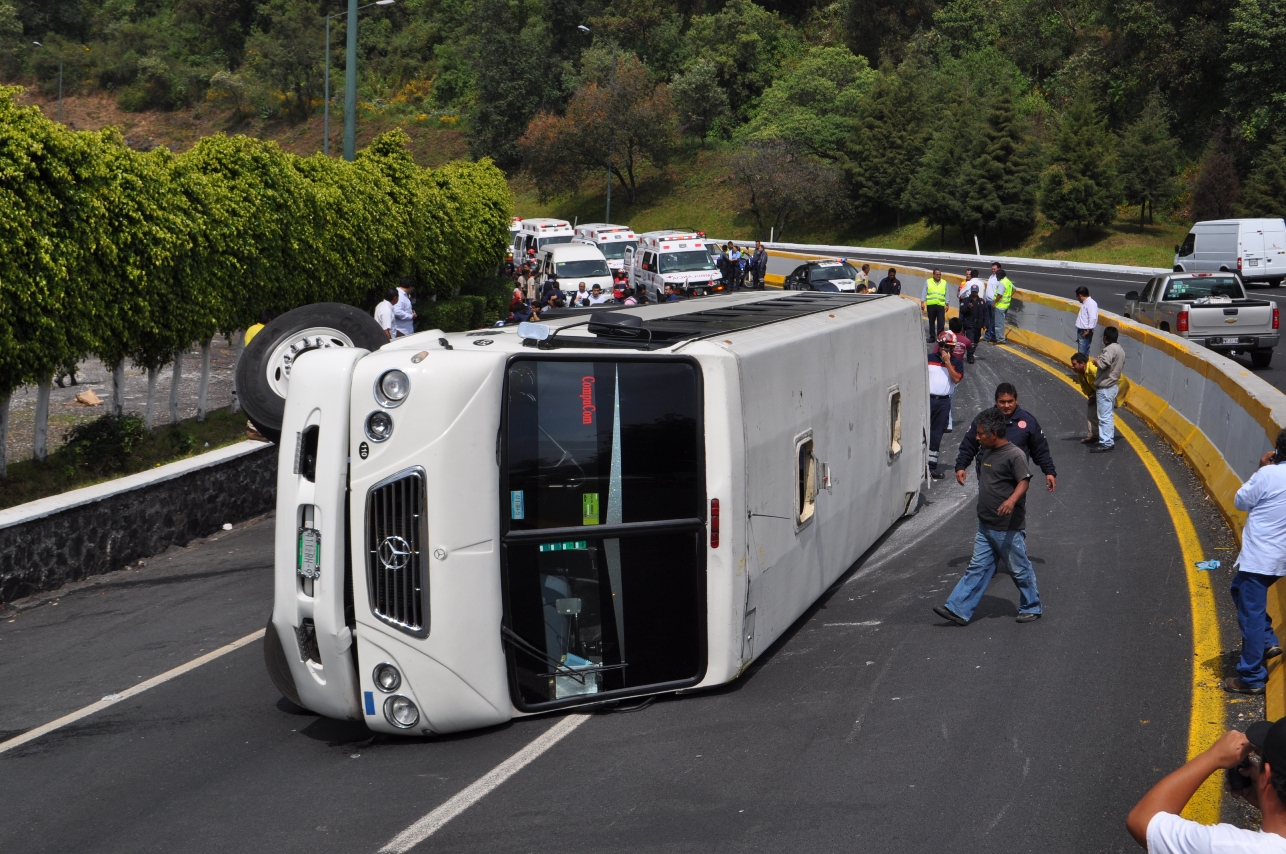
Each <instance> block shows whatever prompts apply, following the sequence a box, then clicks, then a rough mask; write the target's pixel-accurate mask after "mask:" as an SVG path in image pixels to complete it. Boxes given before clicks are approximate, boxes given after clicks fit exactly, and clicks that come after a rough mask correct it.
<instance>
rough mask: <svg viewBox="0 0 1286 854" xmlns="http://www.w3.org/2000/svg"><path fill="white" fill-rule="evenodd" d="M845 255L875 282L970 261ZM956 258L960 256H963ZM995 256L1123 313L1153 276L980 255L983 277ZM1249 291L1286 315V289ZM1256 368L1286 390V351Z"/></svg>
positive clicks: (772, 267) (1069, 294)
mask: <svg viewBox="0 0 1286 854" xmlns="http://www.w3.org/2000/svg"><path fill="white" fill-rule="evenodd" d="M793 251H799V252H801V254H802V250H793ZM846 257H848V258H850V259H852V260H856V261H857V262H858V264H861V263H862V262H870V264H871V275H872V278H873V280H874V281H876V282H878V281H879V280H880V279H881V278H883V277H884V274H885V273H886V272H887V271H888V268H889V267H899V268H902V269H906V268H908V267H917V268H922V269H925V270H932V269H933V268H934V267H941V268H942V271H943V272H944V273H952V274H955V275H963V274H964V271H965V267H966V266H968V265H967V264H966V263H964V262H962V261H959V260H951V261H944V260H942V259H941V258H939V257H937V256H936V255H935V254H934V253H932V252H926V253H922V254H910V255H898V256H893V255H885V254H881V252H880V250H878V249H864V250H862V252H861V253H860V254H857V253H855V254H853V255H848V256H846ZM956 257H957V258H958V257H959V256H956ZM994 260H998V261H1000V262H1001V263H1002V264H1004V265H1005V272H1007V273H1008V274H1009V278H1010V279H1012V280H1013V282H1014V284H1015V285H1017V286H1018V287H1020V288H1027V289H1028V290H1033V291H1039V292H1040V293H1043V294H1051V295H1052V296H1056V297H1064V298H1066V299H1076V289H1077V288H1078V287H1080V286H1081V285H1084V286H1085V287H1087V288H1089V289H1090V295H1091V296H1093V297H1094V299H1095V301H1096V302H1098V304H1099V308H1101V309H1103V310H1104V311H1111V312H1116V313H1117V314H1120V313H1121V312H1122V311H1124V309H1125V294H1127V293H1128V292H1130V291H1136V290H1137V291H1141V290H1143V286H1144V285H1145V284H1147V281H1148V279H1149V278H1151V277H1152V274H1151V273H1115V272H1114V273H1097V272H1088V271H1084V270H1062V269H1051V268H1049V267H1047V266H1037V265H1033V264H1029V263H1024V262H1023V261H1022V260H1020V259H1017V258H1005V257H999V258H996V257H992V256H983V257H981V258H979V259H978V263H977V265H976V266H977V267H979V268H980V271H981V274H982V277H983V278H984V279H985V278H986V277H987V276H989V275H991V262H992V261H994ZM800 263H802V262H801V261H798V260H794V259H792V258H784V257H772V258H770V260H769V264H768V272H769V273H775V274H777V275H786V274H787V273H789V272H790V271H791V270H794V269H795V267H797V266H798V265H799V264H800ZM971 263H972V262H971ZM899 278H901V279H903V291H904V292H906V293H911V292H912V291H914V295H915V296H919V293H920V291H919V289H921V288H923V286H924V285H923V280H921V279H920V278H918V277H915V276H912V277H907V276H901V275H899ZM912 283H914V288H912V287H911V285H912ZM1250 296H1252V297H1256V298H1262V299H1270V300H1272V301H1273V302H1275V303H1276V304H1277V307H1278V308H1280V309H1281V310H1282V314H1283V315H1284V316H1286V288H1263V287H1259V286H1256V287H1254V288H1252V289H1251V290H1250ZM955 303H956V300H955V295H954V294H952V295H951V304H952V305H955ZM1069 341H1070V337H1069ZM1101 344H1102V342H1101V341H1099V340H1098V338H1097V336H1096V337H1095V341H1094V350H1095V352H1098V348H1099V346H1100V345H1101ZM1278 349H1281V348H1278ZM1232 358H1233V359H1234V360H1235V361H1237V362H1238V363H1240V364H1241V365H1242V366H1243V367H1245V368H1246V369H1247V370H1250V369H1251V365H1250V357H1249V356H1234V357H1232ZM1254 372H1255V374H1256V375H1258V376H1259V377H1261V378H1262V379H1263V380H1264V381H1266V382H1268V383H1270V384H1272V385H1274V386H1276V387H1277V388H1279V389H1281V390H1283V391H1286V351H1283V352H1279V353H1278V354H1277V355H1276V356H1274V357H1273V363H1272V365H1270V366H1269V367H1267V368H1264V369H1262V370H1260V369H1254Z"/></svg>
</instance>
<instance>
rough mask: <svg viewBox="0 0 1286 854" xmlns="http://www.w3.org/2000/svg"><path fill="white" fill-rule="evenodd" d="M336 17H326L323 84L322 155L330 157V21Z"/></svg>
mask: <svg viewBox="0 0 1286 854" xmlns="http://www.w3.org/2000/svg"><path fill="white" fill-rule="evenodd" d="M333 17H335V16H334V15H327V16H326V80H325V82H324V83H323V86H324V87H325V96H324V97H323V99H322V100H323V101H324V102H325V106H324V107H323V108H322V154H324V155H325V156H327V157H330V19H331V18H333Z"/></svg>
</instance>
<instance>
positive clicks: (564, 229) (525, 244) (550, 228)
mask: <svg viewBox="0 0 1286 854" xmlns="http://www.w3.org/2000/svg"><path fill="white" fill-rule="evenodd" d="M516 224H517V226H518V230H517V231H512V230H511V233H512V235H513V237H512V241H513V244H512V245H513V253H514V259H515V260H517V261H525V260H527V258H528V254H527V250H529V249H534V250H536V251H537V252H539V251H540V250H541V249H543V248H544V247H546V246H549V245H551V244H554V243H571V242H572V240H573V238H575V237H576V232H575V231H574V230H573V229H572V224H571V223H570V222H568V221H567V220H565V219H550V218H548V217H536V218H533V219H524V220H520V221H519V222H518V223H516Z"/></svg>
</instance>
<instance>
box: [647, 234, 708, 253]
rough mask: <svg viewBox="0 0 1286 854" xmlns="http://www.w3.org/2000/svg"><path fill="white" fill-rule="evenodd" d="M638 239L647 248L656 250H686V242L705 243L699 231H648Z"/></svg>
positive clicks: (703, 236) (704, 238)
mask: <svg viewBox="0 0 1286 854" xmlns="http://www.w3.org/2000/svg"><path fill="white" fill-rule="evenodd" d="M639 239H640V240H642V241H643V242H644V243H646V244H647V245H648V246H650V247H652V248H656V249H680V248H683V249H686V248H687V246H686V245H683V246H680V245H679V244H687V243H688V241H693V242H695V243H698V244H701V245H704V244H705V242H706V237H705V234H703V233H701V232H699V231H649V232H648V233H647V234H640V235H639Z"/></svg>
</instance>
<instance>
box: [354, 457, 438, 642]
mask: <svg viewBox="0 0 1286 854" xmlns="http://www.w3.org/2000/svg"><path fill="white" fill-rule="evenodd" d="M425 528H426V514H425V491H424V470H423V469H419V468H415V469H409V470H407V471H403V472H399V473H397V474H395V475H393V476H392V477H390V478H388V479H386V480H383V481H381V482H379V483H377V484H376V485H375V486H374V487H372V488H371V491H370V492H369V493H368V494H367V498H366V584H367V592H368V593H369V596H370V602H371V611H372V612H373V613H374V614H375V616H376V617H379V618H380V619H381V620H383V621H384V622H386V623H389V624H390V625H393V626H396V627H397V628H399V629H401V630H402V631H404V632H407V633H408V634H412V635H416V636H418V637H424V636H425V635H427V634H428V616H429V614H428V610H429V609H428V600H429V595H428V594H429V590H428V575H427V572H428V568H427V567H426V566H425V561H424V554H423V549H424V544H425V543H426V542H427V540H428V537H427V532H426V530H425Z"/></svg>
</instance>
